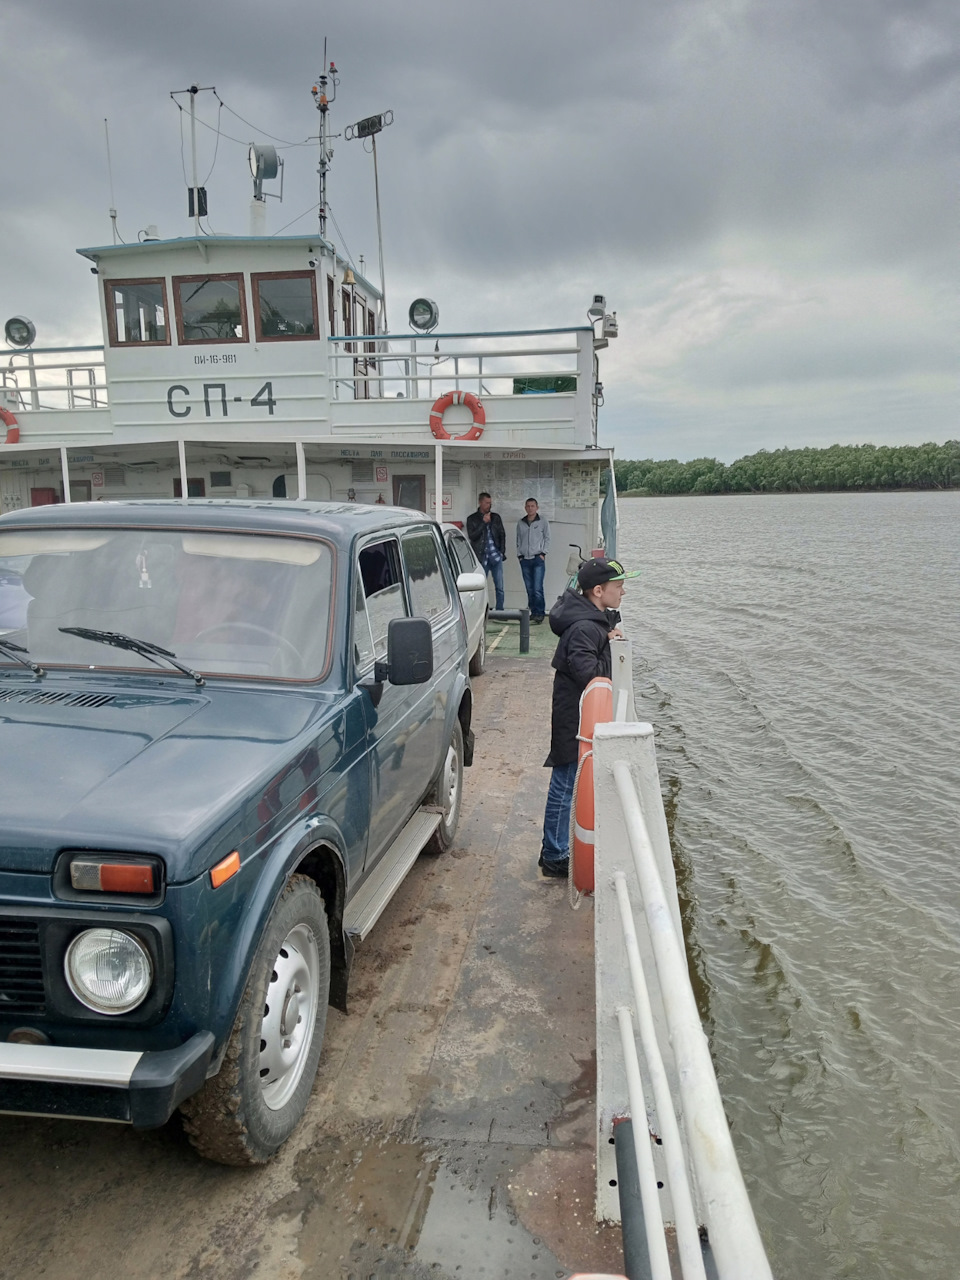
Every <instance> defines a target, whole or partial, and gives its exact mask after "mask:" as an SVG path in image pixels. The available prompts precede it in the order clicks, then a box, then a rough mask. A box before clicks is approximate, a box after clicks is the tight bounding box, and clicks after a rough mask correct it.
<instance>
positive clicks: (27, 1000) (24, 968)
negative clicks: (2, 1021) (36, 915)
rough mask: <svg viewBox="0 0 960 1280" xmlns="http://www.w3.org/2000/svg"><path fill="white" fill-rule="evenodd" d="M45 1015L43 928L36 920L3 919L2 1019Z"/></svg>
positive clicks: (0, 950)
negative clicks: (41, 950) (41, 939)
mask: <svg viewBox="0 0 960 1280" xmlns="http://www.w3.org/2000/svg"><path fill="white" fill-rule="evenodd" d="M44 1012H45V1008H44V991H43V964H42V961H41V959H40V930H39V927H38V925H37V924H36V922H35V921H33V920H4V919H3V918H2V917H0V1017H8V1016H9V1015H11V1014H17V1015H25V1016H27V1017H42V1016H43V1014H44Z"/></svg>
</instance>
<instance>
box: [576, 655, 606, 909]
mask: <svg viewBox="0 0 960 1280" xmlns="http://www.w3.org/2000/svg"><path fill="white" fill-rule="evenodd" d="M612 719H613V681H612V680H611V679H610V678H609V677H608V676H597V677H596V678H595V679H594V680H591V681H590V683H589V684H588V685H587V687H586V688H585V689H584V691H583V693H582V694H581V695H580V732H579V733H578V734H577V738H578V740H579V742H580V765H579V767H578V769H577V781H576V784H575V786H574V790H573V800H572V809H573V817H572V820H571V824H570V825H571V828H572V831H571V840H570V845H571V851H572V857H573V864H572V868H571V871H572V875H571V879H572V880H573V887H574V888H575V889H576V890H577V891H578V892H579V893H593V888H594V874H593V851H594V830H595V828H596V825H597V824H596V811H595V807H594V800H593V731H594V729H595V728H596V726H597V725H598V724H606V723H607V722H608V721H610V720H612Z"/></svg>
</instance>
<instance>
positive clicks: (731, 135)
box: [0, 0, 960, 461]
mask: <svg viewBox="0 0 960 1280" xmlns="http://www.w3.org/2000/svg"><path fill="white" fill-rule="evenodd" d="M324 37H326V38H327V41H328V59H329V58H332V59H333V60H335V62H336V64H337V67H338V69H339V71H340V74H341V83H340V88H339V91H338V94H337V100H336V103H335V105H334V109H333V110H334V114H333V117H332V119H333V127H334V130H335V131H339V130H341V129H342V128H343V127H344V126H345V125H347V124H349V123H352V122H354V121H356V120H357V119H359V118H360V117H362V116H364V115H368V114H371V113H373V112H376V111H383V110H386V109H388V108H389V109H392V110H393V111H394V113H395V121H394V124H393V125H392V126H391V127H390V128H389V129H388V130H386V131H385V132H384V134H383V135H382V137H381V139H380V141H379V147H378V157H379V162H380V188H381V201H382V208H383V229H384V241H385V260H386V282H387V293H388V299H389V302H390V319H391V327H392V328H393V329H395V330H396V329H398V328H402V327H403V322H404V321H405V315H406V308H407V305H408V303H409V301H410V300H411V298H413V297H414V296H416V295H417V294H427V295H428V296H430V297H433V298H435V299H436V301H437V302H438V304H439V306H440V311H441V323H440V327H441V330H450V331H461V330H463V329H469V328H474V327H482V328H491V329H500V328H510V327H552V326H558V325H566V324H580V323H583V322H584V321H585V312H586V307H587V305H588V304H589V302H590V299H591V297H592V295H593V294H594V293H595V292H602V293H605V294H606V296H607V300H608V306H609V307H610V308H611V309H615V310H616V311H617V313H618V318H619V325H620V337H619V338H618V339H617V341H616V342H613V343H611V345H610V348H609V350H608V351H606V352H604V353H603V354H602V357H601V360H602V365H601V377H602V379H603V382H604V385H605V388H606V404H605V407H604V408H603V409H602V410H601V441H602V443H605V444H612V445H615V446H616V448H617V451H618V453H619V455H620V456H621V457H627V458H639V457H658V458H663V457H679V458H681V459H684V458H692V457H697V456H702V455H709V456H716V457H719V458H722V459H724V460H726V461H729V460H732V459H733V458H735V457H738V456H740V455H742V454H744V453H748V452H752V451H753V450H755V449H759V448H769V449H775V448H779V447H782V446H791V447H794V446H800V445H804V444H813V445H827V444H832V443H834V442H841V443H857V442H867V441H872V442H874V443H876V444H883V443H919V442H921V441H925V440H936V441H943V440H946V439H949V438H954V439H955V438H957V437H960V424H958V421H957V416H958V413H957V411H958V402H960V401H958V389H960V388H958V352H957V338H958V334H960V323H958V322H960V305H958V301H957V298H958V285H960V272H958V269H957V268H958V237H960V218H958V190H960V187H958V179H960V167H958V163H957V161H958V150H960V128H958V126H960V6H958V5H957V3H956V0H915V2H913V3H911V2H910V0H672V2H671V0H578V2H576V3H574V0H550V2H547V0H510V2H509V3H507V2H505V0H485V2H484V3H483V4H466V3H457V2H456V0H405V2H404V3H396V2H395V0H394V2H392V3H387V2H386V0H365V2H364V3H357V2H356V0H355V2H354V3H352V4H348V3H343V2H339V3H331V4H326V5H324V4H318V3H309V4H308V3H305V2H303V0H281V3H278V4H274V5H266V4H262V3H261V4H254V3H253V2H252V0H205V2H204V3H202V4H196V3H193V2H191V3H187V2H186V0H162V3H155V4H153V5H151V6H149V7H148V6H146V5H142V4H137V3H130V0H124V2H123V3H121V2H120V0H43V3H39V4H38V3H36V0H30V2H29V3H27V2H26V0H3V7H2V9H0V77H2V78H0V83H2V85H3V98H4V104H5V109H4V114H3V135H2V150H0V154H2V156H3V164H2V174H3V181H2V186H0V262H2V272H0V308H2V311H3V316H4V318H5V317H6V316H9V315H12V314H25V315H27V316H29V317H30V318H31V319H33V320H34V322H35V323H36V325H37V328H38V331H39V338H38V345H53V344H55V343H61V342H65V341H86V342H90V341H99V340H100V336H99V335H100V330H99V313H98V309H97V299H96V281H95V280H94V279H93V277H91V275H90V273H89V264H88V263H87V262H86V260H84V259H81V258H78V257H77V256H76V255H75V253H74V250H75V249H76V248H77V247H79V246H90V245H99V244H106V243H109V242H110V235H111V233H110V223H109V218H108V209H109V206H110V183H109V179H108V170H107V162H106V146H105V141H104V123H103V122H104V118H105V117H106V118H107V119H108V120H109V130H110V144H111V153H112V169H113V186H114V200H115V204H116V208H117V210H118V226H119V229H120V234H121V235H122V236H123V238H124V239H125V240H128V241H129V240H134V239H135V238H136V237H137V234H138V232H139V231H140V230H141V229H142V228H144V227H145V226H147V224H148V223H156V224H157V226H158V227H159V230H160V234H161V235H162V236H174V235H187V234H190V233H191V226H192V224H191V223H190V222H189V220H188V218H187V213H186V191H185V187H186V185H187V181H188V179H186V178H185V173H187V174H188V173H189V168H190V144H189V127H188V118H187V116H186V114H185V113H184V114H183V115H182V116H181V113H180V111H179V110H178V109H177V107H176V105H175V104H174V102H173V101H171V98H170V92H171V90H181V89H186V88H187V87H188V86H189V85H190V84H191V83H192V82H196V83H198V84H199V85H201V86H207V85H213V86H215V87H216V89H217V92H218V93H219V95H220V98H221V99H222V100H223V102H224V103H226V104H227V107H229V108H230V109H231V110H232V112H236V113H238V114H239V116H242V117H243V118H244V120H240V119H238V118H237V116H236V115H234V114H231V111H228V110H222V111H221V110H220V108H219V107H218V104H217V102H216V100H215V98H214V97H213V95H212V94H209V93H204V94H200V95H198V112H199V116H200V119H201V120H202V121H203V122H204V123H205V124H206V125H209V126H213V128H206V127H203V126H201V127H200V128H199V129H198V135H199V141H198V151H199V170H200V178H201V181H204V180H205V183H206V186H207V189H208V193H209V208H210V218H209V221H210V226H211V228H212V229H214V230H215V231H217V232H220V233H223V232H233V233H243V232H245V231H246V230H247V219H248V212H247V211H248V204H249V196H250V194H251V192H250V180H249V175H248V171H247V160H246V148H247V144H248V143H249V142H250V141H251V140H257V141H261V142H268V141H270V140H271V135H273V137H274V138H279V139H282V140H283V141H284V142H289V143H298V142H301V141H303V140H305V139H307V138H308V137H309V135H310V134H311V133H315V131H316V129H317V127H318V120H319V116H318V113H317V112H316V111H315V109H314V106H313V101H312V98H311V96H310V87H311V85H312V84H313V83H314V80H315V78H316V76H317V75H318V73H319V72H320V70H321V67H322V65H323V48H324ZM180 101H181V102H183V103H186V98H184V97H181V98H180ZM218 111H219V112H220V114H219V120H218ZM244 121H246V123H245V122H244ZM218 123H219V128H220V136H219V141H218V135H217V132H216V126H217V125H218ZM335 148H336V151H335V155H334V160H333V169H332V172H331V178H330V188H329V198H330V203H331V206H332V209H333V213H334V216H335V217H336V221H337V223H338V225H339V228H340V230H341V232H342V235H343V237H344V238H345V241H346V247H347V249H348V250H349V253H350V254H351V255H352V256H353V258H354V259H355V260H356V259H358V258H359V256H360V255H361V254H363V255H364V258H365V260H366V269H367V272H368V274H369V275H370V276H371V277H373V278H376V274H377V271H376V265H375V264H376V252H377V242H376V223H375V216H374V202H373V171H372V162H371V159H370V156H369V155H368V154H365V153H364V150H363V145H362V144H361V143H359V142H349V143H348V142H345V141H344V140H343V139H340V140H339V141H338V142H336V144H335ZM282 154H283V155H284V157H285V159H286V167H285V182H284V199H283V203H282V204H280V203H279V202H276V201H270V202H269V207H268V219H269V221H268V229H269V230H270V231H272V232H275V231H280V230H281V229H282V228H285V229H286V230H287V231H288V232H290V233H294V232H304V233H309V232H311V231H313V230H315V229H316V227H317V221H316V213H315V212H312V211H311V210H312V208H313V206H314V205H315V204H316V200H317V181H316V146H315V144H314V145H313V146H310V145H307V146H293V147H290V148H289V149H287V150H284V151H283V152H282ZM298 215H305V216H298ZM288 224H289V225H288ZM331 229H332V228H331ZM335 238H337V239H338V241H339V243H340V247H342V244H343V241H342V240H339V237H338V236H337V237H335Z"/></svg>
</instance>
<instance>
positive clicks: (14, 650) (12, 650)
mask: <svg viewBox="0 0 960 1280" xmlns="http://www.w3.org/2000/svg"><path fill="white" fill-rule="evenodd" d="M0 652H3V653H5V654H6V655H7V657H8V658H12V659H13V660H14V662H20V663H22V664H23V666H25V667H29V668H30V670H31V671H32V672H33V674H34V675H35V676H45V675H46V674H47V673H46V672H45V671H44V669H43V667H41V666H40V664H39V662H31V661H30V659H29V658H21V657H20V655H21V653H26V652H27V650H26V649H25V648H24V647H23V645H22V644H14V643H13V641H12V640H0Z"/></svg>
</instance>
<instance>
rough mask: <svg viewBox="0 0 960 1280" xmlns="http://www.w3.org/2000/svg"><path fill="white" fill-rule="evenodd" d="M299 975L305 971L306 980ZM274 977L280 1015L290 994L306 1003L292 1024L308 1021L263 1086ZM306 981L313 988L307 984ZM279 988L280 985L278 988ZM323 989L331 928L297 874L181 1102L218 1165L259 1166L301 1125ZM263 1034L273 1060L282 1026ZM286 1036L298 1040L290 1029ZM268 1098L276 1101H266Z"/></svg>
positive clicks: (190, 1131)
mask: <svg viewBox="0 0 960 1280" xmlns="http://www.w3.org/2000/svg"><path fill="white" fill-rule="evenodd" d="M291 940H292V942H291ZM294 944H295V946H294ZM291 947H293V955H292V956H291ZM285 975H286V976H285ZM304 975H308V977H307V978H306V980H305V978H304ZM274 983H279V987H278V991H277V995H278V996H279V997H280V998H281V999H282V1000H283V1010H284V1018H286V1017H287V1011H288V1010H289V1009H291V1008H292V1004H291V1001H293V1000H296V1001H297V1002H298V1008H299V1007H302V1006H303V1004H304V1003H305V1004H306V1015H305V1016H304V1015H302V1014H301V1015H300V1016H299V1017H298V1018H297V1020H296V1023H294V1024H293V1026H294V1028H295V1027H297V1026H300V1025H302V1023H303V1022H304V1020H305V1018H306V1021H307V1022H308V1023H309V1024H311V1025H308V1026H307V1027H305V1028H304V1031H303V1033H302V1034H301V1035H300V1037H299V1038H300V1045H299V1047H298V1048H297V1049H296V1050H295V1060H294V1061H293V1063H292V1065H291V1066H290V1067H289V1069H288V1070H286V1072H284V1071H283V1070H280V1071H279V1073H277V1075H276V1078H275V1079H273V1080H271V1081H270V1082H269V1083H267V1084H265V1083H264V1081H263V1080H262V1079H261V1071H264V1070H266V1068H264V1067H263V1065H262V1063H263V1062H265V1061H266V1062H269V1060H270V1059H269V1057H266V1058H265V1057H264V1053H265V1051H267V1050H268V1041H266V1040H264V1039H262V1036H263V1035H264V1034H265V1032H264V1027H265V1024H266V1020H267V1018H268V1017H269V1016H270V1015H269V1014H268V1009H269V1007H270V1005H269V1001H270V987H271V985H273V984H274ZM310 986H313V987H314V990H312V991H310V990H308V988H309V987H310ZM284 987H285V988H286V990H281V989H280V988H284ZM329 993H330V933H329V929H328V926H327V915H326V911H325V909H324V904H323V898H322V897H321V896H320V891H319V890H318V889H317V886H316V885H315V884H314V882H313V881H312V880H311V879H309V877H307V876H301V875H296V876H293V877H292V879H291V880H290V883H289V884H288V885H287V886H286V888H285V889H284V891H283V893H282V894H281V895H280V897H279V899H278V900H277V904H276V906H275V907H274V909H273V914H272V915H271V916H270V919H269V920H268V921H267V925H266V928H265V929H264V931H263V936H262V937H261V939H260V945H259V947H258V948H257V954H256V958H255V959H254V962H253V965H252V966H251V969H250V976H249V978H248V980H247V986H246V990H245V991H244V993H243V999H242V1000H241V1001H240V1008H239V1009H238V1010H237V1017H236V1021H235V1022H234V1024H233V1030H232V1032H231V1033H230V1039H229V1041H228V1042H227V1049H226V1053H225V1054H224V1058H223V1063H222V1064H221V1067H220V1071H219V1072H218V1074H217V1075H215V1076H214V1077H213V1078H212V1079H210V1080H208V1081H207V1082H206V1083H205V1084H204V1086H203V1088H202V1089H200V1091H199V1092H198V1093H195V1094H194V1095H193V1097H192V1098H188V1099H187V1101H186V1102H184V1103H183V1104H182V1105H181V1107H180V1111H181V1113H182V1116H183V1127H184V1129H185V1131H186V1133H187V1136H188V1137H189V1139H190V1142H191V1143H192V1145H193V1146H194V1148H195V1149H196V1150H197V1151H198V1152H199V1153H200V1155H202V1156H204V1157H205V1158H206V1159H208V1160H215V1161H216V1162H217V1163H218V1164H228V1165H238V1166H250V1165H258V1164H265V1163H266V1162H267V1161H268V1160H270V1159H271V1157H272V1156H274V1155H275V1154H276V1152H277V1151H278V1150H279V1148H280V1147H281V1146H282V1145H283V1143H284V1142H286V1140H287V1138H289V1137H290V1135H291V1133H293V1131H294V1129H295V1128H296V1127H297V1125H298V1124H299V1123H300V1119H301V1117H302V1116H303V1113H304V1111H305V1109H306V1106H307V1102H308V1100H309V1098H310V1092H311V1090H312V1088H313V1082H314V1079H315V1078H316V1074H317V1063H318V1062H319V1059H320V1050H321V1049H322V1047H323V1035H324V1030H325V1028H326V1022H327V1002H328V999H329ZM304 995H305V996H306V997H307V999H306V1001H305V1002H304V1001H303V999H302V997H303V996H304ZM293 1012H294V1013H296V1010H294V1011H293ZM276 1020H277V1014H276V1010H275V1011H274V1014H273V1021H274V1022H276ZM266 1034H267V1035H268V1036H269V1037H270V1041H269V1047H271V1048H272V1050H273V1060H274V1061H277V1060H278V1054H279V1051H280V1040H281V1039H283V1037H284V1036H285V1034H286V1028H285V1027H283V1028H281V1027H276V1026H275V1027H274V1030H273V1031H272V1032H271V1031H267V1032H266ZM278 1037H279V1038H278ZM292 1038H293V1039H294V1040H295V1039H296V1038H297V1037H296V1031H295V1030H294V1032H293V1035H292ZM284 1042H285V1043H286V1041H284ZM274 1102H275V1103H276V1104H277V1105H271V1103H274Z"/></svg>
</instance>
